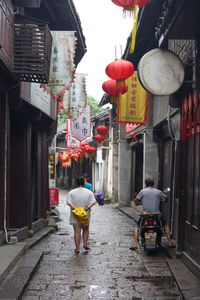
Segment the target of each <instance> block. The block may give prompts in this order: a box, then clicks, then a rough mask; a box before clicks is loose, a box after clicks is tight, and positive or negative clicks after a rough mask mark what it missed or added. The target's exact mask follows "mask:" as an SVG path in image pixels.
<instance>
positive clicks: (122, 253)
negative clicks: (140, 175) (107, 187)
mask: <svg viewBox="0 0 200 300" xmlns="http://www.w3.org/2000/svg"><path fill="white" fill-rule="evenodd" d="M66 194H67V193H66V191H60V205H59V207H58V209H59V212H60V219H61V221H60V222H59V223H58V226H59V230H58V231H57V232H55V233H54V234H53V235H50V236H49V237H47V238H46V239H44V240H42V241H41V242H40V243H39V244H37V245H36V246H35V248H36V249H42V250H43V251H44V255H43V259H42V261H41V263H40V265H39V267H38V269H37V271H36V273H35V274H34V276H33V278H32V280H31V282H30V284H29V286H28V288H27V291H26V293H25V294H24V296H23V298H22V299H23V300H36V299H41V300H45V299H52V300H57V299H63V300H68V299H69V300H86V299H95V300H116V299H124V300H139V299H141V300H142V299H146V300H147V299H148V300H149V299H150V300H168V299H169V300H170V299H171V300H179V299H182V298H181V296H180V293H179V291H178V289H177V287H176V285H175V282H174V280H173V277H172V275H171V273H170V271H169V269H168V266H167V264H166V262H165V258H166V255H165V253H163V252H160V253H158V255H153V256H152V255H151V256H150V255H147V254H144V253H143V251H142V250H138V251H137V252H135V251H130V250H129V247H130V246H131V245H132V238H133V237H132V229H133V220H132V219H130V218H128V217H127V216H126V215H125V214H123V213H122V212H120V211H118V210H117V209H116V208H115V206H114V205H112V204H107V205H105V206H104V207H99V206H98V205H96V206H95V207H93V209H92V221H91V226H90V240H89V242H90V246H91V248H92V251H91V252H84V251H83V249H82V251H81V253H80V255H79V256H76V255H75V254H74V252H73V251H74V242H73V228H72V226H71V225H69V207H68V206H66V204H65V199H66Z"/></svg>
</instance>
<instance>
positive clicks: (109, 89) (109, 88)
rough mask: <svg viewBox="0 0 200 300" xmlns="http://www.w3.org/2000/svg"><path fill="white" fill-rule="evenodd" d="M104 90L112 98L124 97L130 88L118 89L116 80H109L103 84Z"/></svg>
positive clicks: (125, 86)
mask: <svg viewBox="0 0 200 300" xmlns="http://www.w3.org/2000/svg"><path fill="white" fill-rule="evenodd" d="M102 89H103V90H104V92H105V93H106V94H108V95H110V96H119V95H123V94H125V93H126V92H127V91H128V86H127V85H124V86H121V87H117V83H116V80H107V81H105V82H104V83H103V84H102Z"/></svg>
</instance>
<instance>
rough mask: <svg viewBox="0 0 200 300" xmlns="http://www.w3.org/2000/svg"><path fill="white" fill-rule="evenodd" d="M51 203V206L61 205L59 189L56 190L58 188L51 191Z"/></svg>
mask: <svg viewBox="0 0 200 300" xmlns="http://www.w3.org/2000/svg"><path fill="white" fill-rule="evenodd" d="M49 203H50V205H58V204H59V194H58V189H56V188H53V189H49Z"/></svg>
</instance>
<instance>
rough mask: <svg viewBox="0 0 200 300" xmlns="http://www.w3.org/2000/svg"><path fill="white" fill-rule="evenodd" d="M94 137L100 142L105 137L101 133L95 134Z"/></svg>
mask: <svg viewBox="0 0 200 300" xmlns="http://www.w3.org/2000/svg"><path fill="white" fill-rule="evenodd" d="M94 139H95V140H96V141H97V142H99V143H101V142H103V141H104V140H105V137H104V136H103V135H100V134H98V135H96V136H95V137H94Z"/></svg>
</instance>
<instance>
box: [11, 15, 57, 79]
mask: <svg viewBox="0 0 200 300" xmlns="http://www.w3.org/2000/svg"><path fill="white" fill-rule="evenodd" d="M51 46H52V36H51V33H50V29H49V27H48V25H47V23H45V22H44V21H41V20H38V19H34V18H29V17H25V16H22V15H15V26H14V73H15V75H16V76H17V77H18V78H19V80H21V81H27V82H35V83H48V80H49V70H50V61H51Z"/></svg>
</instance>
